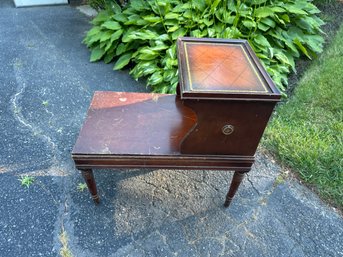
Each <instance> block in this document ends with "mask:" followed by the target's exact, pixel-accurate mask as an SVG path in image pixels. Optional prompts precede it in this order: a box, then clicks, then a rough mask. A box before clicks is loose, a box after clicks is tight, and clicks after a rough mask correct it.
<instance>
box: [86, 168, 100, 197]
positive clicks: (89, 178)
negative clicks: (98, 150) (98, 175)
mask: <svg viewBox="0 0 343 257" xmlns="http://www.w3.org/2000/svg"><path fill="white" fill-rule="evenodd" d="M81 174H82V177H83V178H84V180H85V181H86V184H87V187H88V189H89V192H90V193H91V195H92V199H93V201H94V202H95V203H99V202H100V198H99V196H98V192H97V189H96V184H95V179H94V175H93V171H92V170H91V169H85V170H81Z"/></svg>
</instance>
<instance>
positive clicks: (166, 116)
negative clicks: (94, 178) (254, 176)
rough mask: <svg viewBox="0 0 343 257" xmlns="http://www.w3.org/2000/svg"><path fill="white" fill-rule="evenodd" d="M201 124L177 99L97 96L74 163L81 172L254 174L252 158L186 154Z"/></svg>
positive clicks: (140, 95)
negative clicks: (185, 142) (183, 147)
mask: <svg viewBox="0 0 343 257" xmlns="http://www.w3.org/2000/svg"><path fill="white" fill-rule="evenodd" d="M196 119H197V118H196V115H195V113H194V112H193V111H192V110H191V109H189V108H188V107H186V106H184V105H183V104H182V102H181V101H180V99H179V98H178V97H175V95H163V94H149V93H126V92H125V93H124V92H95V94H94V97H93V100H92V102H91V105H90V108H89V110H88V113H87V117H86V119H85V122H84V124H83V126H82V129H81V131H80V134H79V137H78V139H77V141H76V144H75V146H74V149H73V151H72V158H73V159H74V161H75V164H76V167H77V168H80V169H81V168H84V169H86V168H94V167H98V168H101V167H103V168H109V167H141V168H144V167H155V168H171V167H173V168H180V169H181V168H187V169H207V168H208V169H210V168H211V169H227V168H228V167H230V168H232V169H235V170H244V171H247V170H249V169H250V167H251V165H252V163H253V161H254V157H252V156H227V155H222V156H214V155H184V154H181V153H180V142H181V141H182V139H183V138H184V137H185V136H186V135H187V133H188V132H189V131H190V130H191V129H192V128H193V126H195V124H196Z"/></svg>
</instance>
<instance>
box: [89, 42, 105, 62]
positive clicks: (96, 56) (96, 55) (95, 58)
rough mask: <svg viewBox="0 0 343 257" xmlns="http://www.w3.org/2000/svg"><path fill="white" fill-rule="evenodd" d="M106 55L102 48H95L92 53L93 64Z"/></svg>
mask: <svg viewBox="0 0 343 257" xmlns="http://www.w3.org/2000/svg"><path fill="white" fill-rule="evenodd" d="M104 54H105V50H104V49H102V48H100V46H97V47H95V48H94V49H93V50H92V52H91V58H90V61H91V62H95V61H98V60H100V59H101V57H103V56H104Z"/></svg>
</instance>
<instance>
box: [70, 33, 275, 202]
mask: <svg viewBox="0 0 343 257" xmlns="http://www.w3.org/2000/svg"><path fill="white" fill-rule="evenodd" d="M178 60H179V74H180V84H179V87H178V94H177V95H165V94H154V93H128V92H95V94H94V97H93V100H92V102H91V105H90V108H89V110H88V113H87V117H86V120H85V123H84V125H83V127H82V129H81V131H80V134H79V137H78V139H77V142H76V144H75V146H74V149H73V151H72V158H73V160H74V162H75V166H76V168H77V169H79V170H80V171H81V173H82V175H83V177H84V179H85V181H86V183H87V186H88V189H89V191H90V193H91V195H92V198H93V200H94V201H95V202H96V203H98V202H99V195H98V193H97V188H96V183H95V180H94V176H93V171H92V170H93V169H97V168H101V169H103V168H106V169H107V168H167V169H196V170H198V169H199V170H203V169H215V170H223V169H224V170H233V171H234V175H233V178H232V181H231V185H230V188H229V191H228V193H227V196H226V199H225V203H224V206H225V207H228V206H229V205H230V203H231V200H232V198H233V197H234V195H235V193H236V191H237V189H238V187H239V185H240V183H241V181H242V179H243V177H244V173H246V172H249V171H250V169H251V166H252V164H253V163H254V155H255V152H256V148H257V146H258V143H259V141H260V138H261V136H262V134H263V131H264V129H265V127H266V125H267V122H268V120H269V117H270V115H271V113H272V111H273V108H274V106H275V104H276V103H277V102H278V101H279V99H280V93H279V92H278V90H277V89H276V88H275V86H274V84H273V82H272V81H271V79H270V78H269V76H268V75H267V73H266V72H265V70H264V69H263V67H262V66H261V64H260V63H259V61H258V59H257V58H256V56H255V54H254V53H253V51H252V50H251V48H250V47H249V45H248V43H247V42H246V41H243V40H218V39H195V38H180V39H179V40H178Z"/></svg>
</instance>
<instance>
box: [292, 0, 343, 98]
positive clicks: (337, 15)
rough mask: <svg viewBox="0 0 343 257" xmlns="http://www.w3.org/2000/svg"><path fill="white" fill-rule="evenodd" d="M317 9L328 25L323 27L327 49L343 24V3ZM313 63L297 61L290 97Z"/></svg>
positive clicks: (324, 5) (303, 59) (303, 60)
mask: <svg viewBox="0 0 343 257" xmlns="http://www.w3.org/2000/svg"><path fill="white" fill-rule="evenodd" d="M317 7H318V8H319V9H320V10H321V13H320V15H319V16H320V17H321V18H322V20H324V21H325V23H326V24H325V25H324V26H322V30H323V31H324V33H325V34H324V37H325V45H324V48H325V47H327V46H328V45H329V44H330V43H331V41H332V39H333V38H334V37H335V35H336V33H337V31H338V30H339V28H340V26H341V25H342V23H343V1H341V0H337V2H334V3H326V4H325V3H322V4H317ZM311 62H312V61H311V60H309V59H307V58H306V57H303V58H302V59H299V60H298V61H297V63H296V70H297V73H292V74H291V75H290V76H289V79H288V83H289V85H288V89H287V95H288V96H292V94H293V91H294V89H295V87H296V85H297V84H298V82H299V80H300V79H301V77H302V75H303V74H304V72H305V71H306V70H307V68H308V67H309V65H310V64H311Z"/></svg>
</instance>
